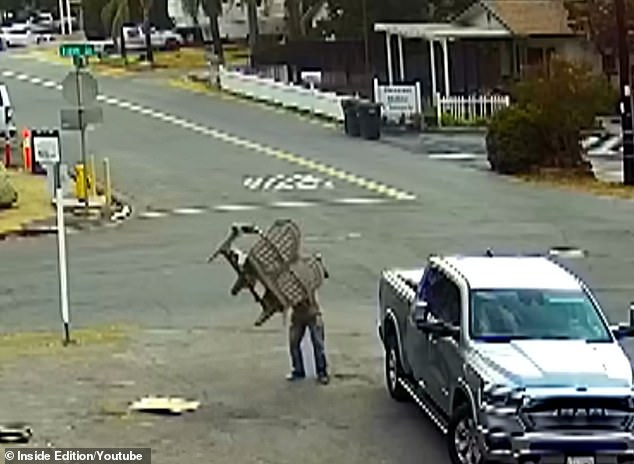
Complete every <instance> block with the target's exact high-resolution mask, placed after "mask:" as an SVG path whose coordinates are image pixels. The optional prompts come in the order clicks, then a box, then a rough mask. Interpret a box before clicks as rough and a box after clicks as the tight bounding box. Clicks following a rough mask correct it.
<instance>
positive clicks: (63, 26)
mask: <svg viewBox="0 0 634 464" xmlns="http://www.w3.org/2000/svg"><path fill="white" fill-rule="evenodd" d="M59 27H60V30H59V32H60V33H61V34H62V35H64V34H65V31H66V24H65V16H64V0H59Z"/></svg>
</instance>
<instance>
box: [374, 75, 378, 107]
mask: <svg viewBox="0 0 634 464" xmlns="http://www.w3.org/2000/svg"><path fill="white" fill-rule="evenodd" d="M378 101H379V78H378V77H375V78H374V103H378Z"/></svg>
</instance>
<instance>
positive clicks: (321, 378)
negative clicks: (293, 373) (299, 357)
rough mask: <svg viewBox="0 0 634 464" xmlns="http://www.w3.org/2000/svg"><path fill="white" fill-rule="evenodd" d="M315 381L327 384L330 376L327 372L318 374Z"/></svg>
mask: <svg viewBox="0 0 634 464" xmlns="http://www.w3.org/2000/svg"><path fill="white" fill-rule="evenodd" d="M317 381H318V382H319V383H320V384H322V385H328V384H329V383H330V377H329V376H328V374H319V376H318V377H317Z"/></svg>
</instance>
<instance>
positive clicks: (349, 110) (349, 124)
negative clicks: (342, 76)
mask: <svg viewBox="0 0 634 464" xmlns="http://www.w3.org/2000/svg"><path fill="white" fill-rule="evenodd" d="M358 104H359V102H358V101H357V100H355V99H353V98H347V99H345V100H342V101H341V107H342V108H343V121H344V122H343V126H344V130H345V132H346V134H347V135H349V136H351V137H359V136H360V135H361V128H360V127H359V112H358V108H357V107H358Z"/></svg>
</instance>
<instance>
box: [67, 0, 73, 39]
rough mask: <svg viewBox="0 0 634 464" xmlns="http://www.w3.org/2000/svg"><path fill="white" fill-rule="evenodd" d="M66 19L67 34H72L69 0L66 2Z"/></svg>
mask: <svg viewBox="0 0 634 464" xmlns="http://www.w3.org/2000/svg"><path fill="white" fill-rule="evenodd" d="M66 15H67V16H66V19H67V20H68V34H72V33H73V18H72V14H71V10H70V0H66Z"/></svg>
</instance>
